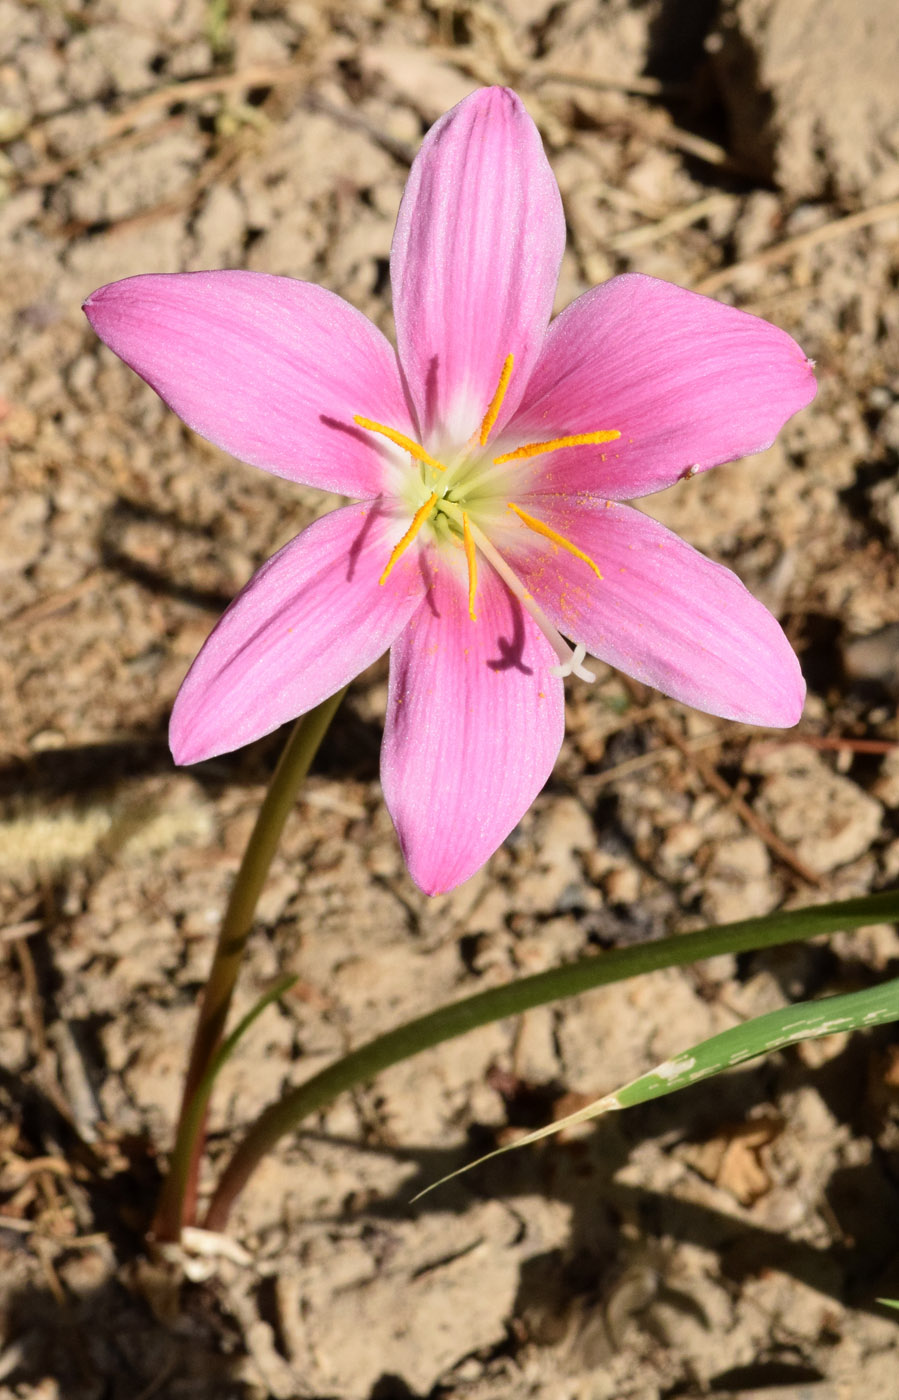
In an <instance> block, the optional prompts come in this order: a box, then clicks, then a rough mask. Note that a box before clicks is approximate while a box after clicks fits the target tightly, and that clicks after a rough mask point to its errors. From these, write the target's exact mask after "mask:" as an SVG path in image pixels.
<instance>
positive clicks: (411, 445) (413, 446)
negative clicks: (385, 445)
mask: <svg viewBox="0 0 899 1400" xmlns="http://www.w3.org/2000/svg"><path fill="white" fill-rule="evenodd" d="M353 422H354V423H358V424H359V427H360V428H367V429H368V431H369V432H370V433H380V434H381V437H386V438H389V440H390V441H391V442H395V443H396V445H397V447H402V449H403V450H404V451H405V452H409V453H411V455H412V456H413V457H414V458H415V460H416V462H424V463H425V465H426V466H428V467H435V468H436V470H437V471H439V472H445V471H446V467H445V466H444V465H443V463H442V462H438V461H437V458H436V457H432V456H431V454H430V452H426V451H425V449H424V448H423V447H422V445H421V443H419V442H416V441H415V439H414V438H410V437H406V434H405V433H398V432H397V430H396V428H388V427H387V426H386V425H385V424H384V423H376V422H375V421H374V419H373V418H363V417H362V414H361V413H354V414H353Z"/></svg>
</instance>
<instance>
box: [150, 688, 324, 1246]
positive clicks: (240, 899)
mask: <svg viewBox="0 0 899 1400" xmlns="http://www.w3.org/2000/svg"><path fill="white" fill-rule="evenodd" d="M345 694H346V687H344V688H343V690H340V691H338V692H337V694H336V695H332V696H331V697H330V698H329V699H327V700H324V701H322V703H321V704H320V705H317V706H316V708H315V709H314V710H310V711H309V713H308V714H305V715H302V716H301V718H300V719H298V720H297V722H296V724H295V726H294V728H293V731H292V733H291V735H290V738H289V739H288V741H287V744H286V745H285V747H284V751H283V753H282V754H281V757H280V759H279V760H278V766H277V767H276V769H275V771H274V773H273V774H272V780H271V782H270V784H269V788H268V791H267V793H266V794H265V797H264V799H263V802H262V806H261V807H260V809H259V813H258V815H257V817H256V823H255V825H254V827H253V830H252V833H251V835H250V839H249V841H248V842H247V846H246V850H245V851H244V854H243V859H242V861H241V863H240V869H239V870H238V872H237V876H236V878H235V881H234V885H233V887H232V890H231V897H230V899H229V900H228V906H227V908H226V910H225V914H224V917H223V919H222V925H221V929H220V931H219V936H218V942H217V944H216V948H215V954H214V955H213V959H212V967H211V968H210V970H209V976H208V978H207V979H206V985H205V987H204V989H203V998H202V1001H201V1004H200V1014H199V1017H198V1019H197V1026H196V1030H195V1031H194V1039H193V1045H192V1047H191V1052H190V1059H189V1061H188V1066H187V1072H186V1074H185V1078H184V1089H183V1092H182V1096H181V1109H180V1112H179V1115H178V1126H177V1129H176V1132H175V1144H174V1147H173V1148H172V1154H171V1157H170V1159H169V1170H168V1174H167V1176H166V1178H165V1181H164V1182H163V1187H162V1192H161V1194H160V1198H159V1204H158V1206H157V1208H156V1214H155V1216H154V1218H153V1223H152V1225H151V1227H150V1233H151V1236H152V1237H153V1238H154V1239H155V1240H157V1241H159V1242H166V1241H175V1240H177V1239H178V1238H179V1237H180V1234H181V1229H182V1226H184V1225H186V1224H188V1223H190V1222H191V1221H192V1220H193V1218H194V1214H195V1211H196V1199H197V1178H198V1175H199V1166H200V1157H201V1154H202V1150H203V1136H204V1134H203V1126H204V1123H205V1118H206V1105H207V1103H208V1100H209V1095H210V1093H211V1090H212V1079H213V1078H214V1076H209V1074H208V1070H209V1067H210V1065H211V1064H212V1061H213V1058H214V1056H215V1054H216V1051H217V1050H218V1048H219V1046H220V1044H221V1041H222V1036H223V1034H224V1030H225V1023H226V1021H227V1019H228V1011H229V1010H230V1007H231V999H232V997H233V995H234V986H235V983H236V981H237V974H238V971H239V969H240V964H241V960H242V958H243V953H244V948H245V947H246V943H247V938H248V936H249V933H250V930H251V928H252V927H253V919H254V916H255V913H256V905H257V903H258V901H259V896H260V894H261V893H262V887H263V885H264V884H265V881H266V878H267V876H268V872H269V868H270V867H271V863H272V859H273V857H274V854H275V851H276V850H277V848H278V842H279V841H280V839H281V833H282V831H283V830H284V823H285V822H286V820H287V817H288V815H289V813H290V812H291V810H292V809H293V806H294V804H295V802H296V798H297V792H298V790H299V787H300V784H301V783H302V782H303V779H304V778H305V777H306V774H307V773H308V772H309V767H310V765H311V763H312V760H313V759H314V757H315V755H316V753H317V751H318V747H319V745H320V744H321V741H322V739H323V738H324V736H325V734H326V733H327V729H328V725H329V724H330V723H331V720H332V719H333V717H334V714H335V712H336V710H337V707H338V705H339V704H340V702H341V700H342V699H343V697H344V695H345Z"/></svg>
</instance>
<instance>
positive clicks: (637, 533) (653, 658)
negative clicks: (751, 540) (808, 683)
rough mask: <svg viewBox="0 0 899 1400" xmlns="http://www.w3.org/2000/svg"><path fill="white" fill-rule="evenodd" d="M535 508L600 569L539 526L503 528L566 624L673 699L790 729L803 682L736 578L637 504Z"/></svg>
mask: <svg viewBox="0 0 899 1400" xmlns="http://www.w3.org/2000/svg"><path fill="white" fill-rule="evenodd" d="M527 504H528V508H529V509H530V510H531V512H532V513H533V514H534V515H535V516H539V518H540V519H542V520H544V521H545V522H546V523H547V524H549V525H550V526H551V527H552V528H553V529H555V530H557V531H558V532H559V533H560V534H562V535H564V536H565V537H566V538H567V539H568V540H570V541H571V543H572V544H575V545H577V547H578V548H579V549H582V550H583V551H584V552H585V553H586V554H588V555H589V556H590V558H591V559H593V561H594V562H595V563H596V564H597V566H598V567H599V569H600V571H601V573H602V579H601V580H600V579H598V578H597V577H596V575H595V574H594V573H593V571H592V570H591V569H590V567H589V566H588V565H587V564H585V563H584V562H583V561H582V560H580V559H577V558H575V556H574V555H572V554H569V553H568V551H567V550H563V549H561V548H560V547H558V546H556V545H552V544H549V545H548V547H544V542H543V541H542V540H540V541H539V543H538V537H537V536H536V535H534V534H532V533H531V532H529V531H527V530H525V529H523V528H522V529H520V530H516V531H515V535H514V540H513V534H512V531H511V530H508V529H504V530H503V535H502V539H501V540H500V538H499V537H498V536H496V535H494V539H495V542H496V543H497V544H498V545H499V546H500V548H501V549H502V550H503V553H504V554H505V555H506V557H507V559H508V560H509V562H510V564H511V565H512V567H513V568H514V569H516V572H519V573H520V576H521V577H522V578H523V579H524V580H525V582H526V584H527V586H528V587H529V588H530V589H531V590H532V592H533V594H534V596H535V598H536V599H537V600H538V602H539V603H540V604H541V605H542V607H543V608H545V610H546V612H547V613H548V614H549V616H550V617H551V618H552V620H553V622H555V624H556V626H557V627H558V628H559V630H560V631H561V632H562V633H564V635H565V636H567V637H571V638H572V640H574V641H576V642H580V643H581V644H582V645H583V646H585V647H586V648H587V650H588V651H589V652H590V653H591V654H592V655H593V656H598V657H600V658H601V659H602V660H603V661H607V662H609V664H610V665H612V666H616V667H617V668H618V669H619V670H621V671H624V672H626V674H627V675H629V676H634V677H636V679H637V680H639V681H644V682H645V683H646V684H647V685H652V686H655V687H656V688H657V689H658V690H661V691H664V693H665V694H666V695H671V696H673V697H674V699H676V700H681V701H683V702H684V703H685V704H687V705H693V706H695V707H696V709H698V710H705V711H707V712H708V713H709V714H713V715H721V716H722V717H723V718H724V719H735V720H741V721H742V722H743V723H745V724H764V725H773V726H777V727H782V726H783V727H785V726H788V725H791V724H795V723H796V721H797V720H798V719H799V716H800V714H801V713H802V704H803V700H804V698H805V683H804V681H803V679H802V673H801V671H800V669H799V662H798V661H797V660H796V657H795V655H794V653H793V650H792V648H791V647H790V644H789V642H788V641H787V639H786V637H785V636H784V634H783V631H782V630H781V627H780V624H779V623H778V622H777V621H776V620H775V618H773V617H772V615H771V614H770V613H769V612H768V610H767V608H764V607H763V606H762V604H761V603H759V602H758V601H757V600H756V599H755V598H753V596H752V594H751V593H749V592H748V591H747V589H746V588H744V586H743V584H742V583H741V582H740V580H739V579H738V578H737V576H736V574H733V573H731V571H730V570H729V569H725V568H724V567H723V566H722V565H721V564H713V563H712V561H711V560H710V559H706V558H705V556H704V555H702V554H699V553H698V552H697V551H696V550H695V549H692V548H691V546H690V545H688V544H684V542H683V540H681V539H678V537H677V535H674V534H672V533H671V531H670V530H666V529H665V527H664V526H663V525H659V524H657V522H656V521H654V520H650V519H649V518H648V517H647V516H645V515H642V514H641V513H640V512H639V511H638V510H634V509H632V508H631V507H630V506H624V505H616V504H612V503H610V504H609V505H608V507H606V508H603V507H602V506H587V505H583V504H580V503H578V504H577V505H576V506H575V505H568V506H560V505H558V503H556V504H553V503H551V502H550V499H549V498H548V497H541V496H536V497H532V498H530V500H529V501H528V503H527Z"/></svg>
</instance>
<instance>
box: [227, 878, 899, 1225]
mask: <svg viewBox="0 0 899 1400" xmlns="http://www.w3.org/2000/svg"><path fill="white" fill-rule="evenodd" d="M897 919H899V890H888V891H885V892H884V893H882V894H874V895H868V896H866V897H864V898H860V899H849V900H844V901H842V902H840V903H837V904H822V905H817V906H813V907H812V908H810V909H796V910H792V911H790V912H788V913H780V914H773V915H772V914H769V915H765V916H764V917H762V918H757V919H744V920H741V921H740V922H739V923H734V924H724V925H722V926H721V927H719V928H710V929H701V930H699V931H698V932H696V933H683V934H675V935H674V936H673V937H669V938H660V939H658V940H656V941H655V942H652V943H643V944H639V945H638V946H636V947H630V948H616V949H613V950H612V951H610V952H607V953H598V954H594V955H593V956H591V957H586V958H580V959H579V960H578V961H577V962H573V963H568V964H567V965H566V966H564V967H558V968H552V969H550V971H548V972H539V973H536V974H535V975H534V976H532V977H524V978H522V979H521V980H520V981H518V982H511V983H508V984H507V985H506V986H503V987H492V988H490V989H489V990H488V991H485V992H478V993H477V994H476V995H475V996H471V997H466V998H465V999H464V1000H463V1001H457V1002H451V1003H450V1004H449V1005H448V1006H443V1007H440V1008H439V1009H438V1010H437V1011H432V1012H430V1013H429V1014H428V1015H426V1016H419V1017H417V1018H416V1019H415V1020H414V1021H407V1022H406V1024H405V1025H402V1026H398V1027H397V1028H396V1029H395V1030H392V1031H388V1032H387V1034H386V1035H381V1036H378V1037H376V1039H374V1040H370V1041H369V1042H368V1043H367V1044H366V1045H361V1046H359V1048H358V1049H357V1050H353V1051H352V1052H351V1053H350V1054H349V1055H345V1056H344V1057H343V1058H342V1059H340V1060H338V1061H337V1062H336V1063H335V1064H333V1065H329V1066H328V1067H327V1068H326V1069H323V1070H321V1071H320V1072H319V1073H318V1074H315V1075H313V1076H312V1078H311V1079H307V1080H306V1082H305V1083H304V1084H300V1085H299V1086H298V1087H297V1088H295V1089H292V1090H291V1091H290V1092H289V1093H287V1094H285V1096H284V1097H283V1098H282V1099H280V1100H279V1101H278V1102H277V1103H274V1104H271V1105H270V1106H269V1107H268V1108H267V1109H265V1110H264V1111H263V1112H262V1113H261V1114H260V1116H259V1117H258V1118H257V1119H256V1121H255V1123H253V1124H252V1126H251V1127H250V1129H249V1131H248V1132H247V1134H246V1136H245V1137H244V1139H243V1141H242V1142H241V1143H240V1144H239V1146H238V1147H237V1150H236V1151H235V1153H234V1155H233V1157H232V1158H231V1160H230V1162H229V1163H228V1165H227V1167H226V1168H225V1171H224V1172H223V1174H222V1176H221V1178H220V1180H219V1183H218V1186H217V1187H216V1190H215V1194H214V1195H213V1198H212V1201H211V1202H210V1205H209V1209H208V1211H207V1213H206V1218H205V1220H204V1222H203V1223H204V1226H205V1228H206V1229H208V1230H222V1229H224V1227H225V1225H226V1223H227V1220H228V1215H229V1213H230V1210H231V1207H232V1206H233V1204H234V1202H235V1200H236V1199H237V1196H238V1195H239V1193H240V1192H241V1190H242V1189H243V1187H244V1186H245V1185H246V1183H247V1180H248V1179H249V1177H250V1176H251V1174H252V1172H253V1171H254V1170H255V1168H256V1167H257V1166H258V1165H259V1163H260V1161H261V1160H262V1158H263V1157H264V1156H265V1154H266V1152H268V1151H269V1150H270V1149H271V1148H272V1147H273V1146H274V1145H275V1143H276V1142H277V1141H278V1139H279V1138H280V1137H282V1136H283V1134H285V1133H288V1132H290V1131H291V1130H292V1129H293V1128H295V1127H296V1126H297V1124H298V1123H299V1122H301V1120H302V1119H303V1118H306V1117H308V1116H309V1115H310V1114H311V1113H315V1112H316V1111H317V1110H318V1109H320V1108H323V1107H324V1106H325V1105H326V1104H328V1103H330V1102H331V1101H332V1099H334V1098H336V1097H337V1095H338V1094H341V1093H343V1092H344V1090H346V1089H350V1088H352V1087H353V1086H354V1085H356V1084H362V1083H365V1082H366V1081H367V1080H370V1079H372V1078H373V1077H374V1076H375V1075H376V1074H378V1073H379V1072H380V1071H381V1070H383V1069H387V1068H388V1066H390V1065H394V1064H397V1063H399V1061H401V1060H405V1059H409V1058H410V1057H411V1056H412V1055H418V1054H420V1053H421V1051H422V1050H427V1049H430V1048H431V1047H432V1046H435V1045H440V1044H441V1043H442V1042H443V1041H445V1040H451V1039H453V1037H455V1036H458V1035H464V1034H465V1033H466V1032H467V1031H471V1030H474V1029H476V1028H477V1027H478V1026H484V1025H488V1024H489V1023H490V1022H492V1021H500V1020H502V1019H503V1018H504V1017H506V1016H515V1015H518V1014H519V1013H520V1012H522V1011H527V1010H529V1009H530V1008H531V1007H534V1006H542V1005H544V1004H546V1003H547V1002H551V1001H557V1000H559V999H561V998H563V997H570V996H576V995H577V994H578V993H580V992H584V991H587V990H589V989H590V988H593V987H601V986H606V985H608V984H609V983H611V982H620V981H623V980H624V979H625V978H628V977H635V976H639V975H641V974H642V973H646V972H655V971H658V970H659V969H661V968H666V967H679V966H683V965H684V964H685V963H691V962H698V961H700V960H701V959H703V958H711V957H716V956H717V955H718V954H720V953H741V952H748V951H750V950H752V949H756V948H764V947H769V948H770V947H773V946H774V945H776V944H778V943H790V942H794V941H798V940H800V939H806V938H814V937H815V936H816V935H817V934H824V933H834V932H836V931H837V930H838V929H852V928H861V927H863V926H864V925H866V924H876V923H882V922H884V921H893V920H897Z"/></svg>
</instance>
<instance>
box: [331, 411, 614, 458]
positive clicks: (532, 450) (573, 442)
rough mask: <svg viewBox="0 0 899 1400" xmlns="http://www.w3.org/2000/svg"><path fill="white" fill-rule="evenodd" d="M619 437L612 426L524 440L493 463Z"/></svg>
mask: <svg viewBox="0 0 899 1400" xmlns="http://www.w3.org/2000/svg"><path fill="white" fill-rule="evenodd" d="M357 421H358V420H357ZM620 437H621V434H620V433H619V432H618V431H617V430H616V429H615V428H612V429H610V430H609V431H608V432H598V433H572V434H571V435H570V436H569V437H560V438H553V439H552V440H551V441H550V442H526V443H525V444H524V445H523V446H522V447H516V448H515V451H514V452H504V453H503V455H502V456H501V457H494V459H493V464H494V466H497V467H498V466H500V464H501V463H502V462H515V461H517V460H518V458H519V457H539V456H540V454H541V453H542V452H558V450H559V448H560V447H586V446H588V444H590V443H597V442H614V441H615V439H616V438H620ZM481 441H482V442H483V438H482V439H481Z"/></svg>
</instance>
